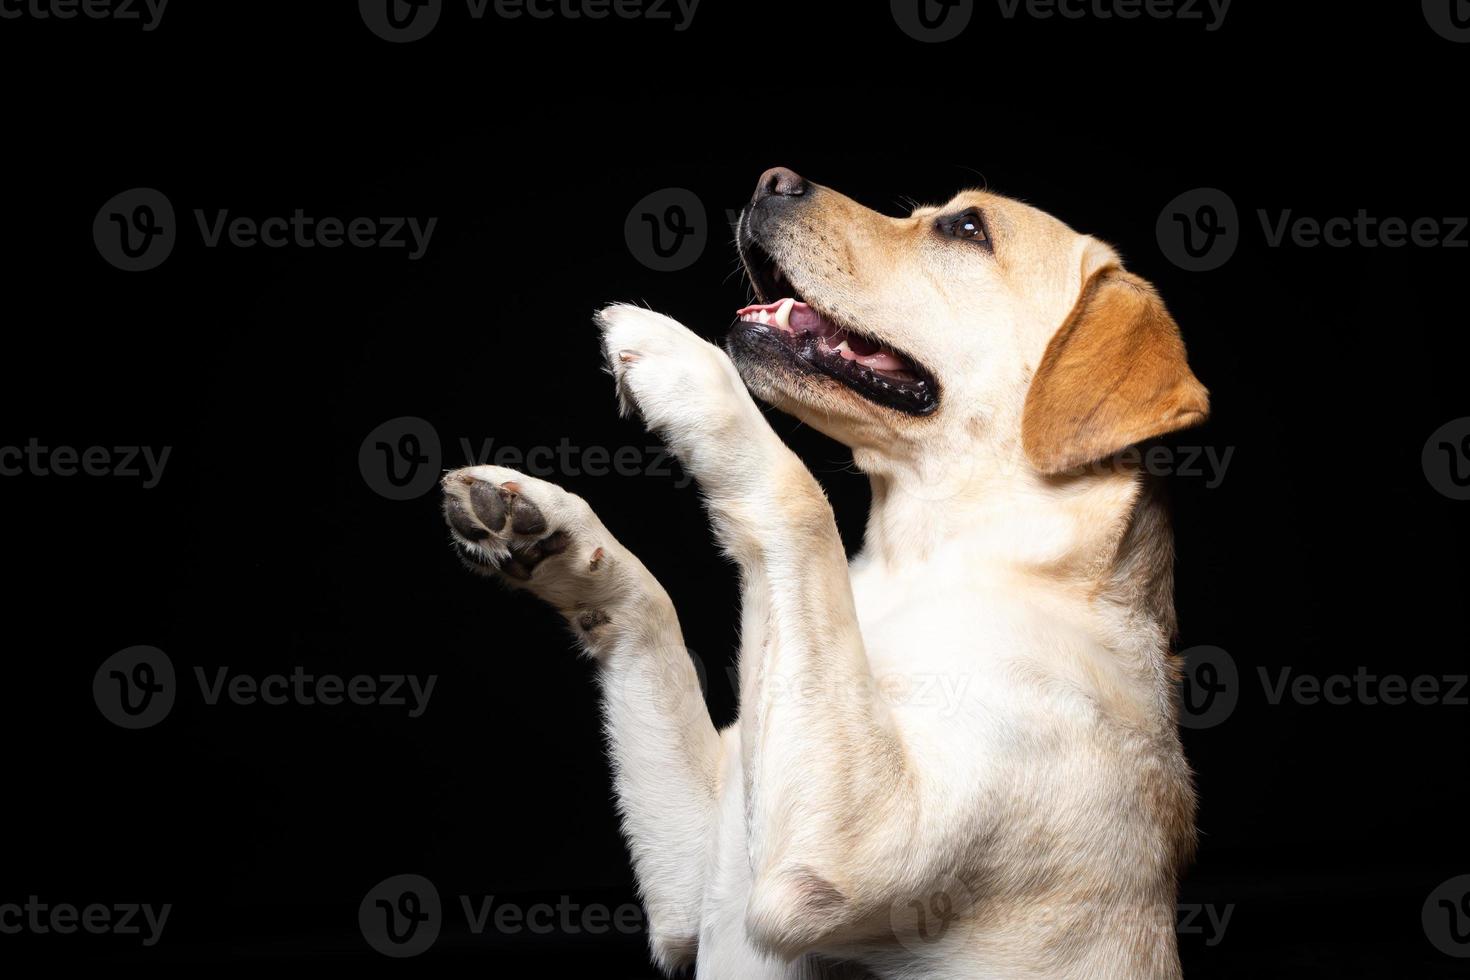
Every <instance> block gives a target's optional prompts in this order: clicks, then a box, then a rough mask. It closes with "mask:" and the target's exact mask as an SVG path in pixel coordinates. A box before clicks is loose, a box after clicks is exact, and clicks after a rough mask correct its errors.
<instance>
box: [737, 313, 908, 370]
mask: <svg viewBox="0 0 1470 980" xmlns="http://www.w3.org/2000/svg"><path fill="white" fill-rule="evenodd" d="M785 302H786V300H784V299H778V300H776V302H774V303H756V304H755V305H753V306H746V307H742V308H741V309H738V310H736V311H735V315H736V316H745V315H746V314H747V313H761V312H765V313H768V314H770V315H771V316H775V315H776V313H777V311H779V310H780V309H781V304H782V303H785ZM789 322H790V324H791V328H792V329H793V330H799V331H801V332H802V333H814V334H817V335H818V336H819V337H821V338H822V339H823V340H826V341H828V342H829V343H830V344H831V346H833V347H835V346H837V345H838V344H840V343H842V341H843V340H844V339H846V341H847V350H845V351H843V352H842V356H843V357H845V358H847V359H848V360H849V361H857V362H858V363H859V364H863V365H866V366H868V367H870V368H872V369H873V370H875V371H905V372H906V371H907V370H908V364H907V363H906V362H905V361H903V360H900V359H899V358H897V357H895V356H894V355H892V354H890V353H888V352H887V351H885V350H884V349H883V348H882V347H880V346H879V345H878V344H876V343H874V342H873V341H871V340H868V339H867V338H866V337H858V336H856V335H854V334H850V333H847V332H845V331H844V330H843V329H842V328H841V327H839V326H838V325H837V324H835V323H833V322H832V321H831V320H828V319H827V318H826V317H824V316H822V314H820V313H818V312H817V311H816V310H814V309H812V308H811V307H810V306H808V305H807V304H805V303H800V302H798V303H796V304H795V305H794V306H792V307H791V319H790V321H789Z"/></svg>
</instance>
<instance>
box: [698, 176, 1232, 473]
mask: <svg viewBox="0 0 1470 980" xmlns="http://www.w3.org/2000/svg"><path fill="white" fill-rule="evenodd" d="M738 240H739V247H740V254H741V257H742V259H743V261H744V264H745V268H746V270H747V272H748V273H749V275H750V279H751V281H752V283H753V284H754V287H755V291H756V294H757V296H756V299H757V303H756V304H755V305H752V306H749V307H746V308H745V309H744V310H741V311H740V314H739V316H740V320H739V321H738V322H737V323H736V324H735V326H734V328H733V329H732V330H731V332H730V335H729V339H728V341H727V346H728V348H729V350H730V352H731V355H732V356H733V357H734V359H735V362H736V364H737V365H739V367H740V371H741V374H742V375H743V376H744V378H745V380H746V382H747V384H749V385H750V386H751V388H752V389H753V390H754V391H755V392H756V394H757V395H759V396H760V397H762V398H764V399H765V400H767V401H769V402H771V403H772V404H774V405H776V406H777V407H778V408H781V409H783V410H785V411H788V412H791V413H792V414H794V415H796V416H797V417H798V418H800V419H802V420H803V421H806V422H808V423H809V424H811V425H813V426H814V427H816V428H817V429H819V430H821V431H823V432H825V433H827V434H828V435H830V436H832V437H834V438H836V439H838V440H840V441H842V442H844V443H846V444H847V445H849V446H851V447H852V448H853V449H854V451H855V454H857V455H859V457H860V462H862V461H864V460H866V461H867V462H869V463H870V464H872V463H874V462H880V461H881V460H883V459H885V458H892V459H898V458H904V457H911V458H912V457H918V456H925V455H928V456H933V455H935V454H938V455H940V456H943V455H945V454H947V453H972V452H974V451H975V450H976V449H977V448H978V447H983V448H985V449H987V450H988V453H987V455H989V456H990V457H991V458H992V459H1014V460H1015V461H1016V462H1017V463H1018V464H1020V465H1023V466H1027V467H1029V468H1031V469H1034V470H1035V471H1038V472H1039V473H1041V474H1044V475H1048V476H1050V475H1056V474H1061V473H1064V472H1067V471H1069V470H1073V469H1075V468H1077V467H1080V466H1084V465H1086V464H1088V463H1091V462H1093V461H1096V460H1100V459H1104V458H1107V457H1110V456H1112V455H1114V454H1116V453H1118V452H1119V451H1121V450H1123V449H1125V448H1127V447H1128V446H1130V445H1132V444H1134V443H1137V442H1140V441H1142V440H1145V439H1149V438H1151V437H1154V436H1159V435H1163V434H1164V433H1167V432H1172V431H1174V430H1177V429H1181V428H1184V427H1186V426H1189V425H1193V424H1196V423H1198V422H1200V421H1202V420H1203V419H1204V418H1205V415H1206V414H1207V412H1208V396H1207V393H1206V391H1205V389H1204V386H1203V385H1201V384H1200V383H1199V381H1198V380H1197V379H1196V378H1195V377H1194V375H1193V374H1192V373H1191V372H1190V369H1189V366H1188V364H1187V362H1186V360H1185V351H1184V344H1183V341H1182V340H1181V339H1180V336H1179V329H1178V327H1177V326H1176V325H1175V323H1174V320H1173V319H1172V318H1171V317H1170V316H1169V313H1168V311H1167V310H1166V309H1165V308H1164V305H1163V303H1162V301H1161V300H1160V299H1159V297H1158V295H1157V294H1156V293H1155V292H1154V290H1153V287H1152V286H1150V285H1149V284H1148V283H1146V282H1144V281H1143V280H1141V279H1139V278H1138V277H1136V276H1133V275H1131V274H1129V273H1127V272H1125V271H1124V270H1123V268H1122V266H1121V264H1120V262H1119V260H1118V257H1117V255H1116V254H1115V253H1114V252H1113V250H1112V249H1111V248H1110V247H1108V246H1107V245H1105V244H1103V243H1102V242H1100V241H1097V240H1096V239H1093V238H1090V237H1088V236H1086V235H1081V234H1078V233H1077V232H1075V231H1073V230H1072V229H1070V228H1068V227H1067V226H1066V225H1064V224H1062V223H1061V222H1060V221H1058V220H1056V219H1055V218H1052V217H1051V216H1050V215H1047V214H1044V213H1042V212H1041V211H1038V210H1036V209H1035V208H1031V207H1028V206H1026V205H1024V204H1021V203H1019V202H1016V201H1012V200H1008V199H1006V198H1003V197H1000V196H998V195H995V194H990V193H987V192H984V191H965V192H963V193H961V194H959V195H957V196H956V197H955V198H954V199H953V200H951V201H950V202H949V203H947V204H944V205H942V206H940V207H925V208H919V209H917V210H915V211H914V212H913V213H911V214H910V215H909V216H907V217H903V218H891V217H887V216H885V215H881V214H878V213H877V212H875V211H871V210H869V209H868V208H865V207H863V206H861V205H859V204H858V203H857V202H855V201H853V200H851V199H849V198H847V197H844V196H843V195H841V194H839V193H837V192H835V191H832V190H830V189H828V188H826V187H821V186H819V185H816V184H812V183H810V182H808V181H806V180H804V179H803V178H801V177H799V176H797V175H796V174H794V173H792V172H791V171H789V170H785V169H781V168H778V169H775V170H771V171H768V172H766V173H765V174H764V175H762V177H761V180H760V184H759V185H758V187H757V188H756V193H755V196H754V198H753V199H752V200H751V202H750V204H749V206H748V207H746V209H745V210H744V212H742V214H741V217H740V223H739V228H738ZM929 462H931V463H932V462H933V460H929Z"/></svg>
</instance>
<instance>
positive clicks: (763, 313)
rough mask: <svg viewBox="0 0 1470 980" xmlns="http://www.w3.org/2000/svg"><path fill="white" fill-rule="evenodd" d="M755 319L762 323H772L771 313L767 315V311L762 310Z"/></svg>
mask: <svg viewBox="0 0 1470 980" xmlns="http://www.w3.org/2000/svg"><path fill="white" fill-rule="evenodd" d="M755 317H756V319H757V320H759V321H760V322H761V323H770V322H771V315H770V314H769V313H767V312H766V311H765V310H761V311H760V312H758V313H756V315H755Z"/></svg>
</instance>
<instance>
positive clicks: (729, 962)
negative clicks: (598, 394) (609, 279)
mask: <svg viewBox="0 0 1470 980" xmlns="http://www.w3.org/2000/svg"><path fill="white" fill-rule="evenodd" d="M737 242H738V247H739V251H740V255H741V259H742V261H743V264H744V266H745V269H746V271H747V273H748V275H749V278H750V281H751V283H752V284H753V287H754V293H755V300H754V302H752V303H751V305H749V306H747V307H746V308H744V309H742V310H741V311H740V312H739V314H738V320H737V321H736V322H735V324H734V327H733V329H732V330H731V331H730V333H729V335H728V337H727V338H726V340H725V345H724V350H721V349H720V348H719V347H716V346H714V345H712V344H709V343H707V342H705V341H704V340H702V339H700V338H699V337H697V336H696V335H695V334H694V333H692V332H690V331H689V330H688V329H686V328H685V327H683V326H681V325H680V324H679V323H677V322H675V321H674V320H671V319H669V318H668V317H665V316H662V315H660V314H657V313H655V312H652V311H650V310H647V309H643V308H641V307H637V306H631V305H615V306H610V307H608V308H606V309H604V310H602V311H601V312H600V313H599V314H598V315H597V321H598V323H599V325H600V328H601V331H602V342H603V349H604V354H605V357H606V361H607V365H608V370H609V372H610V373H611V374H612V376H613V379H614V382H615V387H616V392H617V396H618V399H619V402H620V405H621V408H622V410H623V411H624V412H625V413H637V414H638V415H641V417H642V419H643V420H644V422H645V424H646V425H647V426H648V427H649V428H650V429H651V430H652V431H653V432H655V433H656V434H657V435H658V436H660V437H661V438H662V439H663V440H664V442H665V443H666V445H667V446H668V447H669V448H670V450H671V451H672V452H673V453H674V454H675V455H676V456H677V457H678V459H679V460H680V461H681V462H682V464H683V465H684V466H685V468H686V469H687V470H688V471H689V472H690V473H691V474H692V475H693V476H694V478H695V479H696V480H697V481H698V483H699V485H700V487H701V490H702V493H703V495H704V497H705V499H706V502H707V506H708V511H709V515H710V519H711V521H712V523H713V526H714V530H715V532H716V536H717V539H718V541H719V542H720V544H721V546H722V547H723V549H724V550H725V551H726V552H728V554H729V555H730V556H731V557H732V558H733V559H734V560H735V562H736V563H737V564H738V567H739V570H740V575H741V582H742V610H741V617H740V629H741V649H740V658H739V697H740V716H739V720H738V721H737V722H736V723H735V724H733V725H731V726H730V727H728V728H726V729H725V730H723V731H717V730H716V729H715V727H714V726H713V724H712V723H711V721H710V717H709V714H708V712H707V711H706V709H705V705H704V702H703V700H702V698H701V696H700V687H699V680H698V677H697V674H696V671H695V668H694V667H693V665H692V663H691V660H690V657H689V656H688V653H687V651H686V650H685V647H684V644H683V640H682V636H681V633H680V627H679V620H678V617H677V615H676V614H675V611H674V607H673V605H672V603H671V602H670V600H669V597H668V595H667V593H666V592H665V591H664V589H663V588H662V587H661V586H660V585H659V583H658V581H657V580H655V578H654V577H653V575H652V574H650V573H649V571H648V570H647V569H646V568H645V567H644V566H643V565H642V564H641V563H640V562H639V560H638V559H637V558H635V557H634V556H633V554H632V553H630V552H629V551H628V550H627V549H626V548H624V547H623V546H622V545H621V544H619V543H618V541H617V539H615V538H614V537H613V536H612V534H611V533H609V532H608V530H607V528H606V527H604V526H603V524H602V522H601V521H600V520H599V519H598V517H597V515H596V514H595V513H594V512H593V511H592V509H591V508H590V507H589V506H588V505H587V504H586V503H585V502H584V501H583V500H582V499H581V498H579V497H576V496H574V495H572V494H571V493H568V492H567V491H565V490H563V489H562V488H560V487H558V486H556V485H554V484H551V483H547V482H543V481H541V480H537V479H533V478H531V477H528V476H524V475H522V474H520V473H516V472H514V471H511V470H506V469H501V468H497V467H493V466H474V467H470V468H468V469H463V470H457V471H454V472H451V473H449V474H447V475H446V477H445V479H444V490H445V496H444V513H445V517H446V520H447V523H448V525H449V527H450V529H451V538H452V541H453V545H454V547H455V548H456V549H457V550H458V552H459V553H460V555H461V557H462V558H463V559H464V560H465V562H466V563H467V564H468V565H469V566H470V567H471V568H472V569H474V570H477V571H479V572H482V573H484V574H487V575H491V576H493V577H496V578H499V579H501V580H503V581H505V582H507V583H509V584H511V585H513V586H515V587H517V588H522V589H525V590H528V591H530V592H532V593H534V594H535V595H537V596H539V597H540V598H542V599H544V600H546V601H547V602H550V603H551V604H552V605H553V606H555V607H556V608H557V609H558V610H560V611H561V612H562V613H563V615H565V617H566V619H567V621H568V624H569V626H570V627H571V629H572V631H573V633H574V634H575V635H576V637H577V639H578V641H579V643H580V645H581V646H582V648H583V649H584V650H585V651H586V653H587V654H588V655H589V656H590V657H591V658H592V659H593V660H594V661H595V662H596V664H597V665H598V677H599V682H600V685H601V687H602V694H603V704H604V713H605V720H606V729H607V733H608V737H609V746H610V749H609V751H610V753H611V757H612V764H613V771H614V782H615V788H616V793H617V799H618V806H619V810H620V813H621V817H622V823H623V828H624V833H625V836H626V838H627V842H628V846H629V850H630V852H631V856H632V861H633V865H634V869H635V871H636V874H637V879H638V884H639V890H640V895H641V898H642V900H643V902H644V905H645V907H646V911H647V916H648V922H649V931H650V936H649V941H650V947H651V955H652V957H653V959H654V960H655V962H656V963H657V965H658V966H659V967H661V968H662V969H663V970H665V971H666V972H670V973H673V972H676V971H678V970H680V969H681V968H685V967H687V966H689V965H691V964H693V965H694V968H695V975H696V976H697V977H700V978H709V980H766V978H769V980H777V978H782V980H787V978H793V980H794V978H816V977H839V976H841V977H858V976H863V977H877V978H888V980H909V978H920V977H922V978H927V980H980V978H996V980H1028V978H1059V977H1076V978H1130V980H1132V978H1170V977H1178V976H1179V975H1180V963H1179V957H1178V951H1177V946H1176V942H1175V935H1174V916H1175V902H1176V893H1177V887H1178V885H1177V883H1178V877H1179V875H1180V873H1181V870H1182V868H1183V867H1185V866H1186V865H1187V863H1188V861H1189V860H1190V858H1191V856H1192V852H1193V846H1194V837H1195V833H1194V811H1195V798H1194V791H1193V785H1192V776H1191V773H1190V770H1189V768H1188V765H1187V764H1186V762H1185V759H1184V754H1183V751H1182V749H1181V746H1180V742H1179V737H1178V729H1177V710H1178V708H1177V698H1178V680H1179V673H1178V665H1177V660H1176V658H1175V657H1174V656H1173V654H1172V652H1171V644H1172V640H1173V636H1174V633H1175V621H1174V611H1173V571H1172V565H1173V541H1172V535H1171V532H1170V529H1169V524H1168V520H1167V515H1166V512H1165V508H1164V505H1163V503H1162V501H1161V498H1160V495H1159V493H1158V491H1157V488H1156V487H1155V486H1154V485H1153V484H1152V483H1150V482H1149V480H1148V479H1147V477H1146V475H1145V474H1144V473H1143V472H1142V469H1141V467H1140V466H1139V465H1138V459H1139V457H1138V450H1137V448H1136V447H1137V446H1138V445H1139V444H1140V443H1144V442H1146V441H1148V440H1153V439H1155V438H1157V437H1160V436H1163V435H1165V434H1167V433H1170V432H1174V431H1176V430H1179V429H1182V428H1185V427H1187V426H1192V425H1195V424H1196V423H1199V422H1201V421H1202V420H1203V419H1205V417H1206V416H1207V414H1208V411H1209V402H1208V393H1207V392H1206V390H1205V388H1204V387H1203V385H1201V383H1200V382H1199V381H1198V380H1197V379H1196V377H1195V376H1194V374H1193V373H1192V372H1191V370H1190V368H1189V366H1188V362H1187V358H1186V352H1185V347H1184V343H1183V341H1182V339H1181V337H1180V333H1179V329H1178V327H1177V325H1176V324H1175V322H1174V320H1173V319H1172V318H1171V316H1170V314H1169V313H1168V311H1167V309H1166V308H1165V306H1164V304H1163V303H1162V301H1161V300H1160V298H1159V296H1158V295H1157V293H1156V291H1155V290H1154V288H1153V287H1152V286H1150V285H1149V284H1148V283H1147V282H1145V281H1144V280H1142V279H1140V278H1138V277H1137V276H1135V275H1133V274H1131V273H1129V272H1127V271H1125V269H1124V268H1123V266H1122V263H1121V261H1120V259H1119V257H1118V255H1117V253H1116V252H1115V251H1114V250H1113V249H1112V248H1111V247H1109V246H1108V245H1106V244H1104V243H1103V242H1101V241H1099V240H1097V239H1095V238H1092V237H1089V236H1087V235H1083V234H1079V233H1078V232H1075V231H1073V230H1072V229H1071V228H1069V227H1067V226H1066V225H1065V224H1063V223H1062V222H1061V221H1059V220H1057V219H1055V218H1053V217H1051V216H1049V215H1047V214H1044V213H1043V212H1041V211H1039V210H1036V209H1034V208H1032V207H1030V206H1027V205H1025V204H1022V203H1019V202H1017V201H1014V200H1010V199H1007V198H1004V197H1001V196H999V195H996V194H993V193H990V192H987V191H981V190H971V191H965V192H963V193H961V194H959V195H958V196H956V197H955V198H954V199H953V200H951V201H949V202H948V203H947V204H944V205H942V206H939V207H921V208H918V209H916V210H914V211H913V212H912V213H911V214H909V215H907V216H905V217H890V216H885V215H882V214H879V213H877V212H875V211H872V210H869V209H868V208H866V207H863V206H861V205H859V204H858V203H856V202H855V201H853V200H851V199H849V198H847V197H845V196H843V195H841V194H839V193H837V192H836V191H833V190H831V189H829V188H827V187H823V186H820V185H817V184H814V183H811V182H809V181H807V180H805V179H803V178H802V177H800V176H798V175H797V174H795V173H793V172H792V171H790V170H787V169H783V168H777V169H774V170H771V171H768V172H767V173H765V174H764V175H762V176H761V178H760V181H759V184H758V186H757V190H756V192H755V195H754V197H753V198H752V200H751V201H750V203H749V205H748V206H747V207H746V208H745V209H744V210H743V211H742V212H741V214H740V218H739V220H738V225H737ZM752 393H753V394H754V396H756V397H758V398H759V399H761V400H762V401H764V402H767V403H769V404H770V405H772V406H774V407H775V408H777V409H780V410H783V411H785V412H787V413H789V414H791V415H794V416H795V417H796V418H797V419H799V420H801V421H803V422H805V423H806V424H808V425H811V426H813V427H814V428H816V429H818V430H820V431H821V432H823V433H825V434H827V435H829V436H831V437H832V438H834V439H837V440H839V441H841V442H842V443H844V444H846V445H847V446H849V447H850V448H851V450H852V455H853V460H854V462H855V464H856V466H857V467H858V468H859V469H861V470H862V471H863V472H864V473H866V474H867V475H868V477H869V479H870V481H871V485H872V509H871V514H870V516H869V518H868V524H867V533H866V540H865V542H864V545H863V547H862V549H861V552H860V553H859V554H858V555H857V557H855V558H854V559H852V560H851V561H850V562H849V560H848V558H847V556H846V553H845V552H844V549H843V545H842V542H841V539H840V538H839V537H838V532H837V528H836V525H835V523H834V520H833V513H832V510H831V507H830V506H829V504H828V502H827V499H826V497H825V496H824V494H823V491H822V488H821V487H820V486H819V484H818V482H817V480H816V479H815V478H814V477H813V476H812V474H811V473H810V472H809V471H808V470H807V468H806V467H805V466H804V465H803V464H802V463H801V461H800V460H799V459H798V458H797V457H796V456H795V455H794V454H793V453H792V452H791V450H790V449H788V448H787V446H786V445H785V444H784V443H783V442H782V441H781V439H780V438H779V437H778V436H777V435H776V434H775V433H774V431H773V430H772V429H771V427H770V425H769V424H768V422H767V420H766V417H765V415H764V414H763V412H762V410H761V408H760V407H758V405H757V402H756V401H755V399H754V398H753V397H752Z"/></svg>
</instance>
